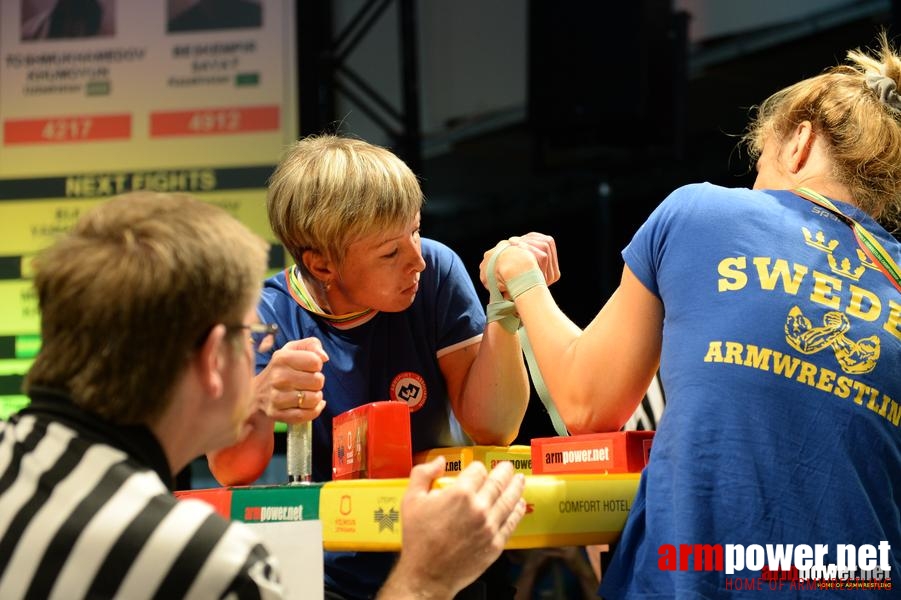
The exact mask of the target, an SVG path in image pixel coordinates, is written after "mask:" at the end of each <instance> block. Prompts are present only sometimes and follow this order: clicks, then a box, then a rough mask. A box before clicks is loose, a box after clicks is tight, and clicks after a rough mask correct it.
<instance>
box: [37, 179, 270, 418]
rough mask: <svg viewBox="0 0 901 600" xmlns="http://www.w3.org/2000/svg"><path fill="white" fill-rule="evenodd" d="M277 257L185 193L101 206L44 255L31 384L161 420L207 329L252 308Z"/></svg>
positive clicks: (105, 409) (89, 404) (90, 407)
mask: <svg viewBox="0 0 901 600" xmlns="http://www.w3.org/2000/svg"><path fill="white" fill-rule="evenodd" d="M267 262H268V244H267V243H266V242H265V241H263V239H262V238H260V237H259V236H257V235H255V234H253V233H252V232H250V230H248V229H247V228H246V227H245V226H244V225H243V224H241V223H240V222H238V221H237V220H236V219H235V218H233V217H232V216H231V215H229V214H228V213H227V212H225V211H224V210H222V209H220V208H217V207H215V206H212V205H210V204H206V203H204V202H201V201H200V200H197V199H195V198H193V197H190V196H188V195H185V194H159V193H153V192H134V193H130V194H125V195H122V196H119V197H116V198H113V199H111V200H109V201H107V202H105V203H103V204H101V205H99V206H97V207H95V208H94V209H93V210H92V211H90V212H89V213H87V214H86V215H84V216H83V217H82V218H81V220H79V222H78V223H77V224H76V225H75V228H74V229H73V230H72V232H71V233H69V234H68V235H66V236H65V237H64V238H62V239H61V240H60V241H58V242H57V243H56V244H54V245H53V246H51V247H50V248H48V249H46V250H45V251H44V252H42V253H41V254H39V256H38V258H37V259H36V261H35V277H34V286H35V288H36V289H37V294H38V302H39V305H40V310H41V350H40V352H39V353H38V355H37V357H36V358H35V361H34V363H33V365H32V367H31V370H30V371H29V373H28V375H27V376H26V380H25V386H26V390H27V389H30V388H31V387H34V386H42V387H50V388H55V389H60V390H64V391H66V392H68V393H69V394H71V396H72V398H73V401H74V402H75V404H76V405H78V406H79V407H81V408H83V409H85V410H87V411H90V412H93V413H96V414H99V415H101V416H103V417H104V418H106V419H109V420H111V421H113V422H115V423H120V424H138V423H148V422H151V421H152V420H153V419H155V418H156V417H158V416H160V415H161V414H162V412H163V411H164V410H165V409H166V408H167V407H168V405H169V402H170V401H171V398H170V396H171V393H172V388H173V386H174V384H175V382H176V380H177V378H178V377H179V375H180V374H181V373H182V372H183V370H184V369H185V367H186V365H187V362H188V361H187V359H188V358H189V357H190V356H191V354H192V352H193V351H194V350H195V348H196V347H197V346H198V344H199V343H201V342H202V341H203V339H204V337H205V335H206V334H207V333H208V332H209V330H210V329H212V327H213V326H214V325H216V324H218V323H224V324H228V325H233V324H239V323H241V322H242V320H243V319H244V316H245V314H246V312H247V311H248V310H250V309H251V308H252V307H253V306H254V304H255V302H256V300H257V297H258V294H259V289H260V285H261V281H262V279H263V277H264V276H265V270H266V265H267ZM245 333H246V332H245Z"/></svg>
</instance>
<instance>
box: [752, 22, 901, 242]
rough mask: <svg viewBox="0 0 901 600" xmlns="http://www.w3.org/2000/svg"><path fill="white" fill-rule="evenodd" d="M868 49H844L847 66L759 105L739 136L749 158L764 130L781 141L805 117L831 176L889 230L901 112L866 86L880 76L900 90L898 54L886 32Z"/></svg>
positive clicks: (898, 190)
mask: <svg viewBox="0 0 901 600" xmlns="http://www.w3.org/2000/svg"><path fill="white" fill-rule="evenodd" d="M878 42H879V46H880V47H879V50H878V51H876V52H875V53H873V54H872V55H870V54H867V53H865V52H863V51H861V50H852V51H850V52H848V56H847V62H848V63H849V64H847V65H838V66H834V67H832V68H830V69H827V70H826V71H825V72H824V73H823V74H821V75H818V76H815V77H811V78H809V79H805V80H803V81H801V82H799V83H796V84H794V85H791V86H789V87H787V88H784V89H782V90H780V91H778V92H776V93H775V94H773V95H772V96H770V97H769V98H767V99H766V100H765V101H764V102H763V103H762V104H761V105H760V106H759V107H758V108H757V112H756V115H755V117H754V119H753V120H752V122H751V123H750V125H749V127H748V130H747V132H746V134H745V136H744V142H745V143H746V145H747V147H748V149H749V152H750V155H751V158H752V160H756V159H757V158H758V157H759V156H760V153H761V152H762V151H763V144H764V142H765V141H766V139H767V138H768V137H769V136H771V135H772V136H774V139H780V140H781V139H784V138H785V136H787V135H788V134H789V133H791V131H793V130H794V128H795V127H797V126H798V125H799V124H800V123H802V122H803V121H810V122H811V123H812V124H813V127H814V131H815V132H816V133H817V135H820V136H823V137H824V138H825V139H826V140H827V141H828V144H829V151H830V155H831V158H832V160H833V164H834V176H835V178H836V179H837V180H838V181H840V182H841V183H842V184H844V185H846V186H847V187H848V188H849V189H850V190H851V193H852V194H853V196H854V201H855V202H856V203H857V205H858V206H859V207H860V208H861V209H862V210H864V211H865V212H867V213H868V214H869V215H870V216H872V217H873V218H874V219H876V220H877V221H879V222H880V223H881V224H882V225H883V226H884V227H885V228H886V229H887V230H889V231H895V232H897V231H901V111H898V110H896V109H894V108H892V107H890V106H889V105H887V104H886V103H885V102H883V101H881V100H880V98H879V96H878V95H877V93H876V92H874V91H873V90H871V89H870V88H869V87H868V86H867V75H868V74H882V75H884V76H886V77H888V78H889V79H891V80H892V81H894V82H895V85H896V86H899V88H901V59H899V57H898V55H897V54H896V53H895V51H894V50H893V49H892V47H891V45H890V44H889V42H888V38H887V36H886V34H885V33H884V32H883V33H882V34H881V35H880V36H879V38H878Z"/></svg>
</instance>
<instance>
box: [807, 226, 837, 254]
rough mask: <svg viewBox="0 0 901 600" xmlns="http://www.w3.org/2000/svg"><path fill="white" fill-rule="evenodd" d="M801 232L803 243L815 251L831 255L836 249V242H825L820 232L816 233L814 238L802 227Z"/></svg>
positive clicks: (823, 235)
mask: <svg viewBox="0 0 901 600" xmlns="http://www.w3.org/2000/svg"><path fill="white" fill-rule="evenodd" d="M801 231H803V232H804V243H805V244H807V245H808V246H812V247H814V248H816V249H817V250H822V251H823V252H827V253H830V254H831V253H832V251H833V250H835V249H836V247H838V240H829V242H826V235H825V234H824V233H823V232H822V231H817V234H816V235H815V236H814V235H811V234H810V230H809V229H807V228H806V227H802V228H801Z"/></svg>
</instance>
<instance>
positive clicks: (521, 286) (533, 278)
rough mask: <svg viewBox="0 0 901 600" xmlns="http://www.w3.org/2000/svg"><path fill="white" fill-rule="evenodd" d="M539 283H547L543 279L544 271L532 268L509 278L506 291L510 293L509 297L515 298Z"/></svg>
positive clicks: (545, 284)
mask: <svg viewBox="0 0 901 600" xmlns="http://www.w3.org/2000/svg"><path fill="white" fill-rule="evenodd" d="M539 285H544V286H547V283H545V281H544V273H542V272H541V270H540V269H537V268H532V269H530V270H529V271H526V272H525V273H520V274H519V275H517V276H516V277H512V278H510V280H509V281H508V282H507V293H508V294H510V298H512V299H513V300H516V299H517V298H519V297H520V296H521V295H523V294H524V293H525V292H528V291H529V290H531V289H532V288H533V287H537V286H539Z"/></svg>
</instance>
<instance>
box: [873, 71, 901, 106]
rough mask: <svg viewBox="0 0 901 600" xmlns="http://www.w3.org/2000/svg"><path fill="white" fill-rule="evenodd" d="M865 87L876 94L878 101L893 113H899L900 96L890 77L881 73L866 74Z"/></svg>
mask: <svg viewBox="0 0 901 600" xmlns="http://www.w3.org/2000/svg"><path fill="white" fill-rule="evenodd" d="M867 87H868V88H870V89H871V90H873V91H874V92H876V94H877V95H878V96H879V99H880V100H882V102H883V103H885V104H887V105H888V107H889V108H891V109H892V110H894V111H897V112H901V96H899V95H898V85H897V84H896V83H895V80H893V79H892V78H891V77H887V76H885V75H883V74H881V73H867Z"/></svg>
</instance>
